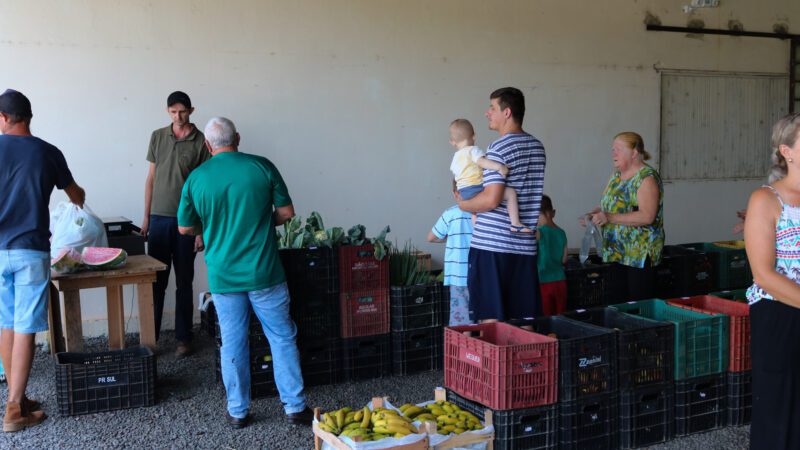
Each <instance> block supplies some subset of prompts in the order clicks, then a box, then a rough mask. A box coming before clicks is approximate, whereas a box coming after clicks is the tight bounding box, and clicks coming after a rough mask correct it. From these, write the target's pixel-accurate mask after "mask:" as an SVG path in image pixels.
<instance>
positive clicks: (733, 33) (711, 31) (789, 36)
mask: <svg viewBox="0 0 800 450" xmlns="http://www.w3.org/2000/svg"><path fill="white" fill-rule="evenodd" d="M647 31H670V32H673V33H692V34H718V35H724V36H745V37H761V38H772V39H800V34H790V33H786V34H783V33H765V32H761V31H735V30H719V29H713V28H686V27H668V26H664V25H647Z"/></svg>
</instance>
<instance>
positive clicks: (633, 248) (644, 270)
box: [588, 131, 664, 301]
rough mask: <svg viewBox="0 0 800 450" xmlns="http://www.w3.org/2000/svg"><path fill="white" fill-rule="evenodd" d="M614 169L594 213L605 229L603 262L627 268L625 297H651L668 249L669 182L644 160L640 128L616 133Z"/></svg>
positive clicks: (590, 214)
mask: <svg viewBox="0 0 800 450" xmlns="http://www.w3.org/2000/svg"><path fill="white" fill-rule="evenodd" d="M611 157H612V159H613V160H614V169H615V170H614V173H613V174H611V179H610V180H608V185H607V186H606V190H605V191H604V192H603V198H602V200H601V201H600V206H599V207H598V208H595V209H594V210H592V211H591V212H589V214H588V216H589V218H590V220H591V221H592V223H594V224H596V225H597V226H599V227H601V229H602V232H603V261H605V262H617V263H619V264H622V265H623V266H626V267H627V268H628V274H627V275H628V276H627V278H628V295H627V299H620V300H621V301H623V300H639V299H643V298H649V297H652V295H653V292H652V285H653V281H654V271H653V270H652V267H654V266H657V265H658V264H659V263H660V262H661V250H662V249H663V248H664V204H663V200H664V185H663V184H662V183H661V176H659V174H658V172H657V171H656V170H655V169H654V168H652V167H651V166H649V165H648V164H647V163H645V161H647V160H648V159H650V153H648V152H647V150H645V148H644V141H643V140H642V137H641V136H640V135H638V134H637V133H634V132H631V131H626V132H624V133H620V134H618V135H616V136H615V137H614V142H613V144H612V146H611Z"/></svg>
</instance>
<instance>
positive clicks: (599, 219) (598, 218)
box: [591, 211, 608, 227]
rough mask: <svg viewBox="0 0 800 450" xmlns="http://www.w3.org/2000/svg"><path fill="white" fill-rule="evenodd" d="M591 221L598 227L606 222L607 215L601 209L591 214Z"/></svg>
mask: <svg viewBox="0 0 800 450" xmlns="http://www.w3.org/2000/svg"><path fill="white" fill-rule="evenodd" d="M591 218H592V223H593V224H595V225H597V226H598V227H602V226H603V225H605V224H607V223H608V215H607V214H606V213H605V212H603V211H598V212H596V213H594V214H592V215H591Z"/></svg>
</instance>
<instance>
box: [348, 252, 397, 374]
mask: <svg viewBox="0 0 800 450" xmlns="http://www.w3.org/2000/svg"><path fill="white" fill-rule="evenodd" d="M339 284H340V288H341V290H340V293H339V312H340V336H341V338H342V362H343V364H342V365H343V367H344V381H357V380H364V379H369V378H381V377H385V376H389V375H390V374H391V371H392V360H391V358H392V353H391V336H390V333H389V331H390V324H389V257H388V256H387V257H384V258H382V259H377V258H376V257H375V248H374V246H373V245H372V244H366V245H344V246H341V247H339Z"/></svg>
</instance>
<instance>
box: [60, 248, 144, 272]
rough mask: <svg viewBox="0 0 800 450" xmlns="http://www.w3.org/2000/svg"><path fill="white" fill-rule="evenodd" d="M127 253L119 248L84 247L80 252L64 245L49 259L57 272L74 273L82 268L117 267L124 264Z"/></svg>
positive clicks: (102, 268)
mask: <svg viewBox="0 0 800 450" xmlns="http://www.w3.org/2000/svg"><path fill="white" fill-rule="evenodd" d="M127 260H128V253H127V252H126V251H125V250H123V249H121V248H110V247H86V248H84V249H83V251H82V252H81V253H78V252H77V251H76V250H75V249H73V248H70V247H64V248H62V249H61V250H59V251H58V253H57V254H56V256H55V257H54V258H52V259H51V260H50V267H51V268H52V269H53V270H55V271H56V272H58V273H75V272H80V271H82V270H108V269H117V268H120V267H122V266H124V265H125V263H126V262H127Z"/></svg>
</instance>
